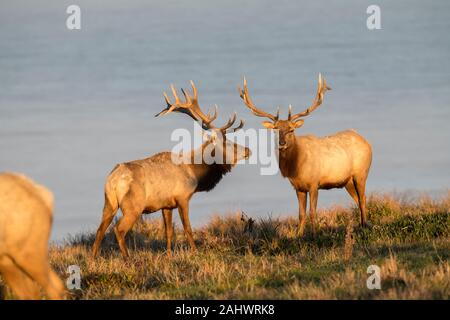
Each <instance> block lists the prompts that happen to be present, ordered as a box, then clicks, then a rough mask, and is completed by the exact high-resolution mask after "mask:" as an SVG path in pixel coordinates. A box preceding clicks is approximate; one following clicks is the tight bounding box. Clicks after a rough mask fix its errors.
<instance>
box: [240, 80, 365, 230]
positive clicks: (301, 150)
mask: <svg viewBox="0 0 450 320" xmlns="http://www.w3.org/2000/svg"><path fill="white" fill-rule="evenodd" d="M327 90H330V88H329V87H328V86H327V84H326V81H325V79H324V78H322V76H321V75H320V74H319V85H318V89H317V95H316V98H315V100H314V101H313V103H312V105H311V106H310V107H309V108H307V109H306V110H304V111H302V112H300V113H297V114H292V107H291V105H289V114H288V119H287V120H281V119H279V112H277V114H276V115H273V114H270V113H267V112H265V111H263V110H261V109H259V108H257V107H256V106H255V104H254V103H253V102H252V100H251V99H250V97H249V94H248V89H247V82H246V80H245V78H244V88H243V89H241V88H239V95H240V97H241V98H242V99H243V100H244V103H245V105H246V106H247V107H248V108H249V109H250V110H251V112H252V113H253V114H254V115H256V116H258V117H265V118H268V119H270V121H264V122H263V126H264V127H265V128H267V129H276V130H278V134H279V167H280V171H281V174H282V175H283V177H286V178H288V179H289V181H290V182H291V184H292V186H293V187H294V189H295V191H296V192H297V198H298V203H299V234H300V235H302V234H303V232H304V228H305V223H306V202H307V194H308V193H309V204H310V211H309V212H310V213H309V214H310V220H311V224H312V230H313V234H315V232H316V227H315V215H316V208H317V198H318V190H319V189H331V188H342V187H345V188H346V189H347V191H348V193H349V194H350V196H351V197H352V198H353V199H354V201H355V202H356V204H357V205H358V206H359V210H360V213H361V225H363V226H364V225H365V224H366V196H365V186H366V180H367V176H368V174H369V169H370V164H371V162H372V149H371V146H370V144H369V143H368V142H367V141H366V140H365V139H364V138H363V137H362V136H361V135H359V134H358V133H357V132H356V131H354V130H346V131H342V132H338V133H336V134H334V135H331V136H326V137H316V136H314V135H307V136H295V134H294V131H295V129H298V128H300V127H301V126H302V125H303V122H304V121H303V120H302V119H301V118H303V117H305V116H307V115H309V114H310V113H311V112H313V111H314V110H315V109H316V108H317V107H318V106H320V105H321V104H322V101H323V97H324V93H325V92H326V91H327Z"/></svg>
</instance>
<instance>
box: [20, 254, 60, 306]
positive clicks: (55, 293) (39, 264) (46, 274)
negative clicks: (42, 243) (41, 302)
mask: <svg viewBox="0 0 450 320" xmlns="http://www.w3.org/2000/svg"><path fill="white" fill-rule="evenodd" d="M39 253H40V252H39ZM45 259H47V255H46V254H39V256H37V252H36V255H34V256H31V257H30V256H26V259H25V258H24V259H16V264H17V265H19V266H20V268H21V269H22V271H23V272H24V273H26V274H27V275H28V276H29V277H30V278H31V279H33V280H34V281H36V282H37V283H38V284H39V285H40V286H41V287H42V288H43V289H44V290H45V292H46V294H47V297H48V298H49V299H52V300H55V299H57V300H59V299H62V298H63V292H64V285H63V283H62V281H61V280H60V279H59V278H58V277H57V276H56V274H55V273H54V272H53V270H52V269H51V267H50V264H49V263H48V261H46V260H45Z"/></svg>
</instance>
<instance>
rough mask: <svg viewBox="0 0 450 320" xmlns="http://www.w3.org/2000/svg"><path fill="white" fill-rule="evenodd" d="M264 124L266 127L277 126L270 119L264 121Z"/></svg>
mask: <svg viewBox="0 0 450 320" xmlns="http://www.w3.org/2000/svg"><path fill="white" fill-rule="evenodd" d="M262 124H263V126H264V128H266V129H273V128H275V125H274V124H273V123H272V122H270V121H263V122H262Z"/></svg>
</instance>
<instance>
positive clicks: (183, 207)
mask: <svg viewBox="0 0 450 320" xmlns="http://www.w3.org/2000/svg"><path fill="white" fill-rule="evenodd" d="M178 213H179V214H180V218H181V222H182V223H183V228H184V232H185V234H186V237H187V239H188V242H189V244H190V246H191V248H192V249H193V250H196V249H197V247H196V245H195V241H194V236H193V234H192V228H191V222H190V220H189V203H188V202H187V201H182V202H181V203H179V205H178Z"/></svg>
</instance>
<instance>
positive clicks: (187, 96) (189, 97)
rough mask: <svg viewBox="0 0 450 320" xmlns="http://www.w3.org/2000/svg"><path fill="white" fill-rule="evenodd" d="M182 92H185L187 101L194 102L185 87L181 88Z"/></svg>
mask: <svg viewBox="0 0 450 320" xmlns="http://www.w3.org/2000/svg"><path fill="white" fill-rule="evenodd" d="M181 92H183V95H184V98H185V99H186V103H192V99H191V96H190V95H189V93H187V92H186V91H185V90H184V89H183V88H181Z"/></svg>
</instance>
